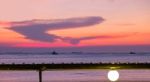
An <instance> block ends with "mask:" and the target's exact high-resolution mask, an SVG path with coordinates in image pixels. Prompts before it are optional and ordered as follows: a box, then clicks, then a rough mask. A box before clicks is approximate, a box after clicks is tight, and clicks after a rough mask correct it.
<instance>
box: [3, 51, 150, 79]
mask: <svg viewBox="0 0 150 82" xmlns="http://www.w3.org/2000/svg"><path fill="white" fill-rule="evenodd" d="M52 62H53V63H62V62H63V63H70V62H74V63H79V62H149V63H150V54H148V53H147V54H146V53H139V54H125V53H124V54H58V55H51V54H1V55H0V63H52ZM108 71H109V70H52V71H44V72H43V82H109V80H108V79H107V73H108ZM118 71H119V73H120V78H119V81H117V82H150V70H149V69H147V70H145V69H144V70H118ZM0 82H38V72H37V71H0Z"/></svg>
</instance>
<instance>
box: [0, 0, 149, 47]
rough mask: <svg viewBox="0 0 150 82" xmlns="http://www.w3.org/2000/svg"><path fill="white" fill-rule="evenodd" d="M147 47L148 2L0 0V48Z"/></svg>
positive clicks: (147, 0)
mask: <svg viewBox="0 0 150 82" xmlns="http://www.w3.org/2000/svg"><path fill="white" fill-rule="evenodd" d="M121 45H129V46H132V45H136V46H139V47H140V46H141V45H142V46H143V45H150V0H0V47H17V48H28V47H29V48H30V47H33V48H38V47H43V48H46V47H82V46H121Z"/></svg>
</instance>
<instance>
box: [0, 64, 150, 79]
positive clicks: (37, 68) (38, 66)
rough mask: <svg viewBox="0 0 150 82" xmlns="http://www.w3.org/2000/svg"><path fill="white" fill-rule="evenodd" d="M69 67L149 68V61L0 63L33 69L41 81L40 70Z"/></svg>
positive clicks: (3, 66)
mask: <svg viewBox="0 0 150 82" xmlns="http://www.w3.org/2000/svg"><path fill="white" fill-rule="evenodd" d="M69 69H72V70H73V69H150V63H61V64H54V63H50V64H44V63H43V64H25V63H23V64H14V63H13V64H4V63H3V64H0V70H16V71H17V70H22V71H30V70H33V71H34V70H35V71H38V72H39V73H38V74H39V82H42V71H48V70H69Z"/></svg>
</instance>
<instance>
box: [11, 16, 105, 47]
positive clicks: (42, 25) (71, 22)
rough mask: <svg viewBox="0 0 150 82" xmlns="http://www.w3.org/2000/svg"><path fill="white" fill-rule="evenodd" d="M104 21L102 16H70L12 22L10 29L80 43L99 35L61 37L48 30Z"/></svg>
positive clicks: (28, 35) (42, 38) (38, 38)
mask: <svg viewBox="0 0 150 82" xmlns="http://www.w3.org/2000/svg"><path fill="white" fill-rule="evenodd" d="M103 21H104V19H103V18H102V17H96V16H91V17H83V18H68V19H56V20H28V21H21V22H11V27H10V28H9V29H10V30H13V31H15V32H17V33H20V34H21V35H24V36H25V38H27V39H31V40H36V41H42V42H54V41H56V40H57V39H60V40H62V41H65V42H69V43H71V44H78V43H79V42H80V41H81V40H87V39H93V38H97V37H85V38H71V37H61V36H56V35H54V34H48V33H47V31H51V30H58V29H69V28H81V27H88V26H93V25H97V24H100V23H102V22H103Z"/></svg>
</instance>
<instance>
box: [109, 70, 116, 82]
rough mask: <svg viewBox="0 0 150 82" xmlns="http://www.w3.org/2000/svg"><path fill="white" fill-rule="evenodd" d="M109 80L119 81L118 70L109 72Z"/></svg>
mask: <svg viewBox="0 0 150 82" xmlns="http://www.w3.org/2000/svg"><path fill="white" fill-rule="evenodd" d="M108 79H109V80H110V81H112V82H115V81H117V80H118V79H119V73H118V71H117V70H110V71H109V72H108Z"/></svg>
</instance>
